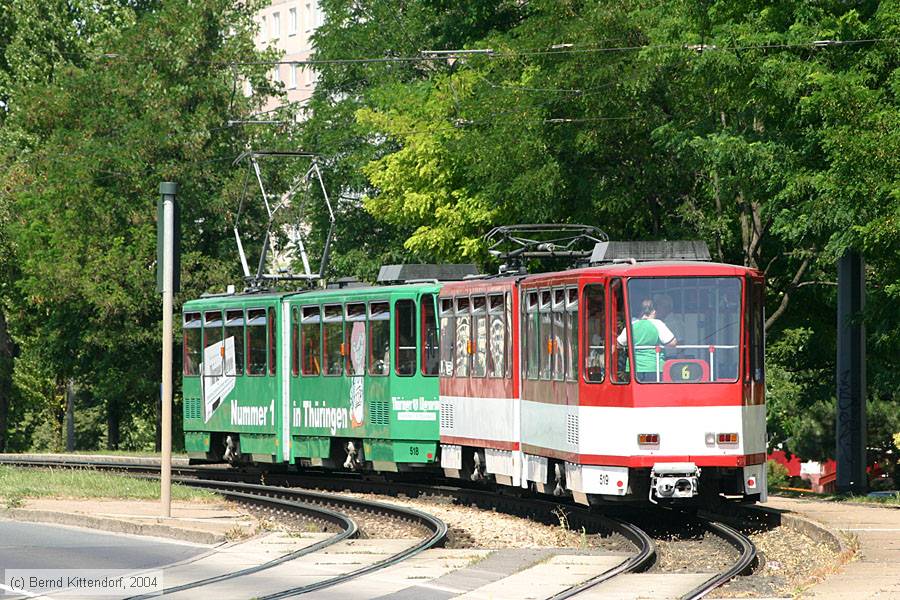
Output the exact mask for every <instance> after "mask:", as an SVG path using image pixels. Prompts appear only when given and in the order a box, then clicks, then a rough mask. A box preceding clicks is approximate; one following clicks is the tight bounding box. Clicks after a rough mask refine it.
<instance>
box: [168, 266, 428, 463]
mask: <svg viewBox="0 0 900 600" xmlns="http://www.w3.org/2000/svg"><path fill="white" fill-rule="evenodd" d="M439 289H440V284H438V283H437V281H436V280H432V281H428V282H424V283H411V284H401V285H387V286H378V285H375V286H365V287H363V286H359V285H357V287H351V286H347V287H340V288H334V289H316V290H307V291H300V292H292V293H271V292H257V293H253V292H247V293H238V294H224V295H206V296H204V297H202V298H200V299H198V300H192V301H190V302H187V303H185V305H184V308H183V326H184V344H183V397H184V406H183V409H184V431H185V445H186V450H187V452H188V454H189V456H190V457H191V459H192V460H194V461H212V462H221V461H227V462H231V463H233V464H239V463H241V462H250V461H252V462H257V463H275V464H287V465H291V464H297V465H304V466H323V467H329V468H334V467H339V466H343V467H346V468H351V469H358V468H371V469H376V470H379V471H404V470H409V469H411V468H415V467H419V468H421V467H426V466H435V467H436V466H437V463H436V461H437V460H438V457H437V446H438V443H439V419H440V416H439V413H440V404H439V400H438V367H439V356H438V345H439V339H438V324H437V320H436V317H435V308H436V302H437V295H438V291H439Z"/></svg>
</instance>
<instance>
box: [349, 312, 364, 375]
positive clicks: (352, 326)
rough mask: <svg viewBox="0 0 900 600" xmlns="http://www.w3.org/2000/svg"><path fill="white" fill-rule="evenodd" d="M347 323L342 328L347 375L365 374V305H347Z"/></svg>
mask: <svg viewBox="0 0 900 600" xmlns="http://www.w3.org/2000/svg"><path fill="white" fill-rule="evenodd" d="M346 322H347V325H346V327H345V328H344V336H346V339H345V341H344V356H345V357H346V359H347V375H350V376H351V377H355V376H358V375H365V374H366V305H365V304H363V303H361V302H360V303H358V304H348V305H347V316H346Z"/></svg>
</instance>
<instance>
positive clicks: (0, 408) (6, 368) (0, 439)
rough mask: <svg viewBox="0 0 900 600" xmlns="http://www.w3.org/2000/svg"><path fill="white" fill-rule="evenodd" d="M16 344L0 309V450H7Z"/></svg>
mask: <svg viewBox="0 0 900 600" xmlns="http://www.w3.org/2000/svg"><path fill="white" fill-rule="evenodd" d="M15 356H16V346H15V343H14V342H13V341H12V338H11V337H9V329H8V327H7V324H6V315H5V314H3V311H2V310H0V452H6V450H7V440H8V436H7V428H8V425H9V405H10V402H11V399H10V396H11V395H12V376H13V360H14V359H15Z"/></svg>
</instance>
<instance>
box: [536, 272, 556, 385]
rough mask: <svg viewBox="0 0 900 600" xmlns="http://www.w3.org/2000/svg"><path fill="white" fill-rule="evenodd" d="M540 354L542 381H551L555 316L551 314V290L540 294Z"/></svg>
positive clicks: (542, 291)
mask: <svg viewBox="0 0 900 600" xmlns="http://www.w3.org/2000/svg"><path fill="white" fill-rule="evenodd" d="M540 301H541V307H540V314H541V319H540V343H539V345H538V346H539V348H540V353H541V373H540V375H541V379H550V375H551V373H552V371H553V361H552V360H551V359H552V358H553V316H552V314H551V313H550V290H541V293H540Z"/></svg>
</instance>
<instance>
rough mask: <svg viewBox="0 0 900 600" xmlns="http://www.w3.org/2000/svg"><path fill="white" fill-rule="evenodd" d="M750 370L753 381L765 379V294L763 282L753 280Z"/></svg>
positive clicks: (751, 292) (751, 289) (751, 293)
mask: <svg viewBox="0 0 900 600" xmlns="http://www.w3.org/2000/svg"><path fill="white" fill-rule="evenodd" d="M750 305H751V310H752V311H753V312H752V313H751V315H750V321H751V323H750V336H751V338H750V372H751V374H752V376H753V381H758V382H760V383H762V382H763V381H765V347H766V295H765V288H764V287H763V284H762V283H760V282H758V281H754V282H753V283H752V284H751V288H750Z"/></svg>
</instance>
